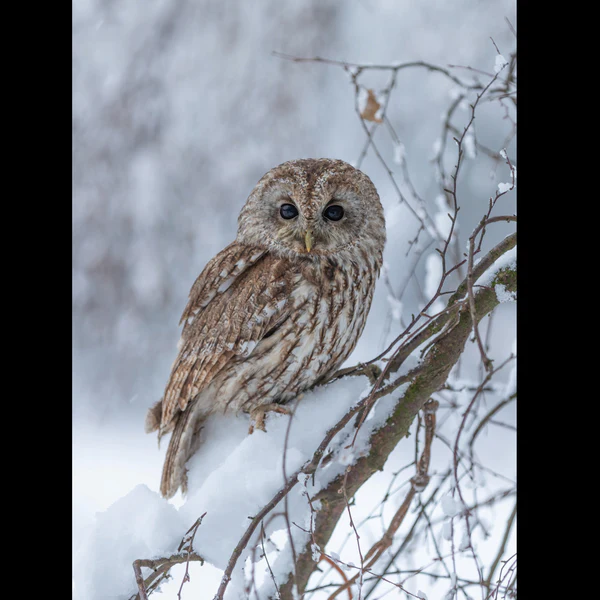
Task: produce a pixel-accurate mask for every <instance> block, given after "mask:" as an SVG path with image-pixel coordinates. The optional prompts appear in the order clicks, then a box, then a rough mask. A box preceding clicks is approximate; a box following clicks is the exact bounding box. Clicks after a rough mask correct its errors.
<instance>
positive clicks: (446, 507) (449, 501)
mask: <svg viewBox="0 0 600 600" xmlns="http://www.w3.org/2000/svg"><path fill="white" fill-rule="evenodd" d="M441 506H442V510H443V511H444V514H445V515H446V516H447V517H450V518H452V517H455V516H456V515H458V514H459V513H460V512H461V511H462V504H461V503H460V502H457V501H456V500H455V499H454V497H453V496H452V495H451V494H446V495H445V496H442V499H441Z"/></svg>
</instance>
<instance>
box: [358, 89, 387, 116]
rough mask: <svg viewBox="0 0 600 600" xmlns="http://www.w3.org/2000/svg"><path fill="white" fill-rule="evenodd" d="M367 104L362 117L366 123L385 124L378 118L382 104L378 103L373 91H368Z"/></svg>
mask: <svg viewBox="0 0 600 600" xmlns="http://www.w3.org/2000/svg"><path fill="white" fill-rule="evenodd" d="M367 94H368V95H367V103H366V104H365V106H364V108H363V109H362V111H361V113H360V116H361V117H362V118H363V119H364V120H365V121H374V122H375V123H383V119H381V117H378V116H377V111H378V110H379V109H380V108H381V104H379V102H377V98H376V97H375V93H374V92H373V90H367Z"/></svg>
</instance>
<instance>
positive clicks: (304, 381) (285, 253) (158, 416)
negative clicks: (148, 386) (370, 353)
mask: <svg viewBox="0 0 600 600" xmlns="http://www.w3.org/2000/svg"><path fill="white" fill-rule="evenodd" d="M384 244H385V221H384V216H383V209H382V206H381V203H380V201H379V196H378V194H377V191H376V189H375V186H374V185H373V183H372V182H371V180H370V179H369V178H368V177H367V176H366V175H365V174H364V173H362V172H361V171H359V170H357V169H355V168H353V167H352V166H350V165H349V164H347V163H345V162H343V161H341V160H332V159H326V158H321V159H303V160H292V161H289V162H285V163H283V164H281V165H279V166H278V167H275V168H274V169H272V170H271V171H269V172H268V173H267V174H266V175H264V176H263V177H262V179H261V180H260V181H259V182H258V184H257V185H256V187H255V188H254V190H253V191H252V193H251V194H250V196H249V197H248V200H247V202H246V204H245V206H244V207H243V208H242V211H241V213H240V215H239V218H238V232H237V238H236V240H235V241H234V242H233V243H231V244H230V245H229V246H227V247H226V248H225V249H224V250H222V251H221V252H220V253H219V254H217V255H216V256H215V257H214V258H213V259H212V260H211V261H209V263H208V264H207V265H206V267H205V268H204V270H203V271H202V273H201V274H200V276H199V277H198V279H197V280H196V282H195V283H194V285H193V287H192V289H191V291H190V296H189V301H188V303H187V306H186V308H185V310H184V312H183V316H182V318H181V322H182V323H183V324H184V325H183V332H182V335H181V340H180V344H179V353H178V355H177V358H176V359H175V362H174V363H173V367H172V370H171V375H170V379H169V382H168V384H167V387H166V389H165V392H164V396H163V398H162V399H161V400H160V401H159V402H157V403H156V404H155V405H154V406H153V407H152V408H151V409H150V410H149V411H148V416H147V418H146V431H148V432H150V431H156V430H157V429H158V431H159V438H160V436H162V435H164V434H165V433H168V432H170V431H172V436H171V440H170V442H169V448H168V450H167V455H166V459H165V464H164V467H163V474H162V481H161V493H162V494H163V495H164V496H165V497H167V498H169V497H171V496H173V494H175V492H176V491H177V489H178V488H179V487H180V486H181V487H182V489H183V491H184V492H185V490H186V487H187V483H186V479H187V478H186V469H185V465H186V462H187V460H188V459H189V458H190V457H191V455H192V454H193V453H194V452H195V451H196V449H197V448H198V443H199V441H200V431H201V429H202V424H203V422H204V421H205V420H206V418H207V417H208V416H209V415H211V414H212V413H216V412H233V413H239V412H246V413H250V416H251V418H252V419H253V420H254V421H255V422H256V423H257V424H258V426H259V427H260V426H261V424H262V418H264V412H265V410H277V408H278V407H279V406H281V405H282V404H285V403H286V402H289V401H290V400H292V399H293V398H295V397H296V396H298V395H299V393H300V392H302V391H303V390H306V389H307V388H310V387H312V386H314V385H315V384H318V383H319V382H322V381H324V380H326V379H327V378H328V376H330V375H331V374H333V372H334V371H335V370H336V369H337V368H338V367H339V366H340V365H341V363H342V362H343V361H344V360H345V359H346V358H347V357H348V356H349V355H350V353H351V352H352V350H353V349H354V347H355V345H356V342H357V341H358V338H359V336H360V334H361V333H362V330H363V328H364V325H365V321H366V318H367V314H368V312H369V308H370V306H371V300H372V297H373V291H374V288H375V281H376V279H377V277H378V275H379V270H380V267H381V262H382V252H383V247H384ZM283 410H284V411H285V409H283Z"/></svg>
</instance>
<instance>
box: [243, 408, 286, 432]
mask: <svg viewBox="0 0 600 600" xmlns="http://www.w3.org/2000/svg"><path fill="white" fill-rule="evenodd" d="M268 412H276V413H280V414H282V415H289V414H290V412H291V411H290V409H289V408H285V406H281V404H263V405H261V406H257V407H256V408H254V409H252V410H251V411H250V427H249V428H248V435H251V434H253V433H254V430H255V429H260V430H261V431H265V432H266V431H267V430H266V429H265V415H266V414H267V413H268Z"/></svg>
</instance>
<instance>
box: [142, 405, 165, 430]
mask: <svg viewBox="0 0 600 600" xmlns="http://www.w3.org/2000/svg"><path fill="white" fill-rule="evenodd" d="M161 417H162V398H161V399H160V400H159V401H158V402H156V403H155V404H153V405H152V406H151V407H150V408H149V409H148V413H147V414H146V421H145V422H144V430H145V431H146V433H152V432H153V431H157V430H158V428H159V427H160V421H161Z"/></svg>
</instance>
